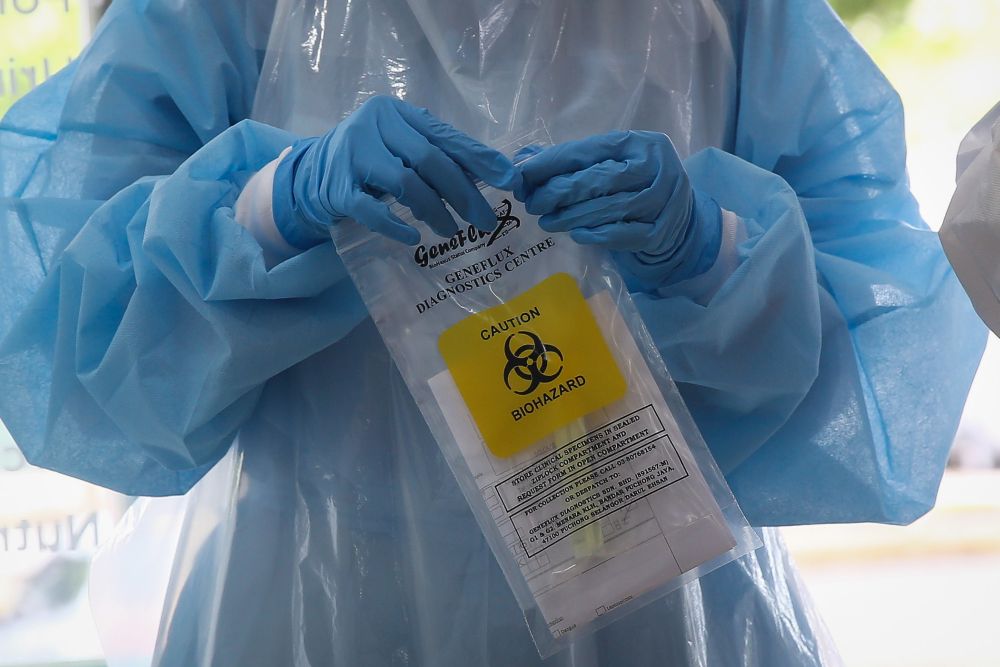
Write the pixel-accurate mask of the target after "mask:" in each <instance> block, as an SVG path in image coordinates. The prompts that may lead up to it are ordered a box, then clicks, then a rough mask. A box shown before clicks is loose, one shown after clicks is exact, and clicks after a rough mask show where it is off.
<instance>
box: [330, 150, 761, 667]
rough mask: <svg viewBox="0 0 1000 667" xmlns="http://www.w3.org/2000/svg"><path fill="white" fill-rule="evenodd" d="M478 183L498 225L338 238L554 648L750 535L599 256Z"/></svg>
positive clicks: (719, 559) (537, 625) (351, 227)
mask: <svg viewBox="0 0 1000 667" xmlns="http://www.w3.org/2000/svg"><path fill="white" fill-rule="evenodd" d="M539 139H543V140H544V139H545V136H544V135H543V134H540V133H538V132H536V133H533V134H532V135H530V136H528V137H524V138H522V139H520V140H518V141H515V142H513V143H511V144H510V145H508V146H505V147H503V149H502V150H504V151H505V152H508V153H513V151H514V150H516V149H517V148H519V147H521V146H525V145H528V144H531V143H536V144H537V143H541V142H540V141H539ZM546 143H547V142H546ZM529 159H530V158H529ZM480 190H481V192H482V193H483V195H484V196H485V197H486V199H487V201H489V202H490V204H491V205H492V206H493V207H494V211H495V212H496V216H497V226H496V228H495V229H494V230H493V231H492V232H483V231H480V230H478V229H476V228H475V227H473V226H470V225H464V226H460V229H459V231H458V232H457V233H456V234H454V235H453V236H451V237H450V238H447V239H445V238H442V237H440V236H437V235H436V234H434V233H433V232H432V231H431V230H430V228H429V227H427V226H426V225H425V224H424V223H422V222H420V221H419V220H416V219H415V218H414V217H413V215H412V213H410V211H409V210H408V209H407V208H405V207H403V206H402V205H400V204H399V203H398V202H397V203H395V204H393V212H394V213H395V214H396V215H398V216H399V217H400V218H401V219H402V220H403V221H404V222H406V223H408V224H410V225H412V226H414V227H415V228H416V229H418V230H419V231H420V233H421V241H420V245H418V246H416V247H415V248H414V247H411V246H406V245H403V244H401V243H398V242H397V241H393V240H391V239H388V238H386V237H384V236H381V235H378V234H374V233H371V232H369V231H368V230H366V229H365V228H364V227H362V226H361V225H359V224H357V223H355V222H353V221H345V222H344V223H342V224H338V225H335V226H334V230H333V239H334V244H335V245H336V247H337V250H338V253H339V254H340V257H341V258H342V260H343V262H344V264H345V266H346V267H347V270H348V272H349V273H350V274H351V277H352V278H353V280H354V282H355V284H356V286H357V288H358V291H359V292H360V294H361V296H362V298H363V299H364V302H365V304H366V305H367V307H368V310H369V312H370V313H371V315H372V318H373V319H374V321H375V323H376V325H377V327H378V330H379V332H380V333H381V335H382V338H383V339H384V340H385V343H386V346H387V347H388V349H389V351H390V352H391V354H392V356H393V359H394V360H395V362H396V365H397V366H398V367H399V370H400V372H401V374H402V376H403V378H404V379H405V381H406V384H407V387H408V388H409V390H410V392H411V393H412V394H413V397H414V399H415V401H416V403H417V405H418V406H419V407H420V410H421V412H422V414H423V416H424V418H425V419H426V421H427V424H428V426H429V427H430V430H431V433H432V434H433V435H434V437H435V439H436V440H437V443H438V445H439V446H440V448H441V451H442V453H443V454H444V457H445V458H446V459H447V461H448V464H449V465H450V467H451V469H452V472H453V473H454V475H455V477H456V478H457V480H458V483H459V486H460V487H461V489H462V492H463V494H464V496H465V498H466V500H467V501H468V503H469V506H470V507H471V508H472V511H473V513H474V514H475V516H476V519H477V521H478V523H479V526H480V528H481V529H482V531H483V534H484V536H485V537H486V540H487V542H488V543H489V545H490V547H491V548H492V550H493V553H494V555H495V556H496V558H497V561H498V562H499V564H500V566H501V568H502V570H503V572H504V575H505V576H506V578H507V581H508V583H509V585H510V587H511V588H512V589H513V592H514V595H515V597H516V598H517V600H518V603H519V604H520V606H521V608H522V610H523V611H524V616H525V619H526V620H527V623H528V626H529V628H530V631H531V634H532V637H533V638H534V640H535V644H536V646H537V647H538V651H539V653H540V654H541V655H542V656H543V657H547V656H549V655H551V654H553V653H555V652H556V651H558V650H560V649H561V648H564V647H565V646H566V645H567V644H568V643H569V642H570V641H572V640H574V639H576V638H578V637H580V636H583V635H585V634H588V633H591V632H594V631H595V630H597V629H599V628H601V627H603V626H605V625H608V624H610V623H612V622H614V621H615V620H617V619H619V618H621V617H622V616H624V615H626V614H628V613H630V612H631V611H634V610H635V609H637V608H639V607H640V606H642V605H643V604H645V603H648V602H651V601H652V600H654V599H656V598H658V597H660V596H663V595H665V594H666V593H668V592H670V591H671V590H674V589H676V588H678V587H680V586H682V585H683V584H684V583H686V582H688V581H691V580H693V579H695V578H697V577H699V576H701V575H704V574H707V573H708V572H710V571H712V570H714V569H716V568H718V567H720V566H722V565H724V564H726V563H728V562H730V561H732V560H734V559H736V558H739V557H740V556H742V555H744V554H746V553H748V552H749V551H751V550H753V549H754V548H756V547H757V546H759V544H760V543H759V540H758V538H757V536H756V534H755V533H754V532H753V530H752V529H751V528H750V527H749V526H748V524H747V522H746V519H745V517H744V516H743V513H742V512H741V511H740V509H739V507H738V505H737V504H736V500H735V498H734V497H733V495H732V492H731V491H730V489H729V487H728V486H727V484H726V482H725V480H724V478H723V477H722V474H721V473H720V471H719V469H718V467H717V466H716V464H715V461H714V460H713V459H712V456H711V454H710V453H709V451H708V448H707V447H706V445H705V443H704V441H703V440H702V438H701V435H700V433H699V432H698V430H697V428H696V426H695V425H694V422H693V421H692V419H691V417H690V415H689V414H688V412H687V409H686V408H685V406H684V404H683V402H682V400H681V397H680V395H679V394H678V392H677V389H676V387H675V386H674V384H673V381H672V380H671V379H670V376H669V374H668V373H667V370H666V367H665V366H664V364H663V361H662V359H661V358H660V355H659V353H658V351H657V349H656V347H655V345H654V343H653V341H652V339H651V338H650V336H649V333H648V332H647V330H646V327H645V325H644V324H643V322H642V319H641V317H640V315H639V313H638V311H637V310H636V308H635V306H634V304H633V303H632V300H631V298H630V296H629V293H628V290H627V289H626V287H625V285H624V282H623V281H622V279H621V277H620V276H619V274H618V273H617V271H616V269H615V266H614V264H613V261H612V259H611V257H610V256H609V255H608V254H607V253H606V252H604V251H602V250H598V249H595V248H589V247H585V246H581V245H578V244H576V243H575V242H573V241H572V240H571V239H570V238H569V236H568V235H564V234H549V233H547V232H545V231H543V230H542V229H541V228H540V227H539V226H538V224H537V219H536V218H535V217H534V216H532V215H530V214H528V213H527V212H526V211H525V209H524V207H523V205H521V204H520V203H519V202H517V201H516V200H515V199H514V198H513V197H512V196H511V195H510V193H507V192H503V191H499V190H496V189H493V188H491V187H488V186H485V185H481V186H480ZM455 219H456V220H458V221H460V220H461V218H459V217H458V216H457V215H456V216H455ZM428 511H431V510H430V509H428Z"/></svg>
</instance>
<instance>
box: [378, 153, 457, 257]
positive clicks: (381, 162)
mask: <svg viewBox="0 0 1000 667" xmlns="http://www.w3.org/2000/svg"><path fill="white" fill-rule="evenodd" d="M383 150H384V151H385V152H384V154H378V153H381V151H378V150H377V149H376V148H375V147H374V146H373V147H372V148H371V154H370V155H369V159H362V160H361V162H360V163H359V164H361V165H362V166H363V168H362V173H365V174H366V176H365V179H364V185H365V186H366V188H367V189H369V190H374V191H375V192H377V193H386V194H390V195H393V196H394V197H395V198H396V199H397V200H398V201H399V202H400V203H401V204H403V206H406V207H407V208H409V209H410V210H411V211H413V215H414V216H415V217H416V218H417V219H419V220H423V221H424V222H426V223H427V225H428V226H429V227H430V228H431V229H433V230H434V233H436V234H439V235H441V236H444V237H446V238H447V237H449V236H452V235H453V234H454V233H455V232H457V231H458V225H457V224H456V223H455V219H454V218H453V217H452V216H451V213H449V212H448V209H446V208H445V206H444V202H442V201H441V197H440V196H439V195H438V193H436V192H435V191H434V190H433V189H432V188H431V186H429V185H428V184H427V183H425V182H424V180H423V179H422V178H420V176H419V175H418V174H417V172H415V171H414V170H412V169H410V168H409V167H406V166H404V165H403V162H402V161H401V160H400V159H399V158H397V157H396V156H394V155H392V154H391V153H389V151H388V149H383Z"/></svg>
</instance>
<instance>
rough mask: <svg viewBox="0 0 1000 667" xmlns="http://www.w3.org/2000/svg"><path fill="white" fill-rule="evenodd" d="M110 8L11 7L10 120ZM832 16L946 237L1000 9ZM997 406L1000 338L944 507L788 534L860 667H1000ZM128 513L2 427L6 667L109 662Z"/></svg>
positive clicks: (908, 6)
mask: <svg viewBox="0 0 1000 667" xmlns="http://www.w3.org/2000/svg"><path fill="white" fill-rule="evenodd" d="M789 1H795V0H789ZM107 4H108V3H107V2H101V1H96V0H95V1H88V0H0V115H2V114H3V113H4V112H5V111H6V110H7V109H8V108H9V107H10V105H11V104H12V103H13V102H14V101H15V100H16V99H17V98H19V97H20V96H22V95H23V94H24V93H26V92H27V91H29V90H30V89H31V88H33V87H34V86H37V85H39V84H40V83H42V82H43V81H44V80H45V79H47V78H48V77H50V76H51V75H52V74H54V73H55V72H56V71H58V70H59V69H60V68H61V67H64V66H65V65H66V64H67V63H68V62H69V60H70V59H71V58H72V57H73V56H74V55H75V54H77V53H79V51H80V50H81V49H82V48H83V47H84V45H85V44H86V42H87V40H88V39H89V36H90V34H91V32H92V30H93V26H94V25H95V23H96V21H97V19H98V18H99V17H100V15H101V13H102V12H103V10H104V8H105V6H106V5H107ZM832 4H833V5H834V7H835V9H836V10H837V11H838V12H839V13H840V15H841V17H842V18H843V19H844V21H845V23H847V25H848V26H849V27H850V29H851V30H852V32H853V33H854V35H855V36H856V38H857V39H858V40H859V41H860V42H861V43H862V44H863V45H864V46H865V47H866V48H867V49H868V51H869V52H870V53H871V55H872V57H873V58H874V59H875V61H876V62H877V63H878V64H879V65H880V66H881V67H882V69H883V70H884V71H885V73H886V75H887V76H888V78H889V80H890V81H892V83H893V84H894V85H895V86H896V88H897V89H898V90H899V92H900V95H901V96H902V98H903V102H904V104H905V106H906V120H907V138H908V144H909V156H908V164H909V170H910V178H911V180H912V184H913V190H914V192H915V193H916V196H917V198H918V199H919V200H920V204H921V209H922V211H923V214H924V218H925V219H926V220H927V222H928V223H929V224H930V225H931V227H933V228H935V229H937V228H938V227H939V226H940V223H941V220H942V218H943V217H944V213H945V210H946V209H947V206H948V201H949V199H950V197H951V193H952V190H953V188H954V171H955V167H954V165H955V152H956V150H957V148H958V144H959V142H960V141H961V139H962V137H963V136H964V134H965V133H966V132H967V131H968V129H969V128H970V127H971V126H972V125H973V124H974V123H975V122H976V121H977V120H979V118H980V117H982V116H983V115H984V114H985V113H986V112H987V111H988V110H989V109H990V107H992V106H993V105H994V104H995V103H996V102H997V101H1000V74H997V71H998V70H997V68H998V64H1000V34H998V30H1000V2H998V1H997V0H962V1H961V2H949V3H944V2H939V1H937V2H936V1H935V0H836V1H835V2H833V3H832ZM998 398H1000V341H998V340H997V339H996V338H991V339H990V343H989V347H988V349H987V353H986V357H985V359H984V360H983V364H982V367H981V368H980V372H979V375H978V377H977V379H976V383H975V385H974V387H973V391H972V395H971V397H970V400H969V404H968V406H967V408H966V412H965V415H964V417H963V421H962V425H961V428H960V430H959V433H958V437H957V439H956V442H955V447H954V450H953V453H952V460H951V465H950V466H949V470H948V472H947V473H946V475H945V479H944V482H943V484H942V487H941V492H940V495H939V498H938V505H937V507H936V508H935V509H934V510H933V511H932V512H930V513H929V514H928V515H927V516H925V517H924V518H922V519H920V520H919V521H917V522H916V523H915V524H914V525H912V526H909V527H906V528H899V527H890V526H876V525H854V526H808V527H801V528H792V529H787V530H786V531H785V536H786V539H787V540H788V542H789V546H790V547H791V549H792V552H793V554H794V555H795V557H796V560H797V562H798V563H799V565H800V567H801V569H802V574H803V578H804V579H805V581H806V584H807V586H808V587H809V589H810V591H811V592H812V594H813V597H814V599H815V601H816V604H817V606H818V608H819V610H820V612H821V613H822V615H823V616H824V618H825V619H826V621H827V624H828V625H829V627H830V631H831V634H832V635H833V638H834V640H835V641H836V642H837V644H838V646H839V648H840V650H841V652H842V654H843V657H844V661H845V663H846V664H847V665H849V666H851V667H889V666H891V667H987V666H989V667H996V666H997V665H1000V629H998V628H1000V414H998V412H1000V411H998V410H997V401H998ZM128 500H129V499H127V498H123V497H121V496H118V495H116V494H113V493H111V492H108V491H104V490H102V489H97V488H94V487H91V486H88V485H86V484H83V483H81V482H77V481H75V480H71V479H67V478H63V477H60V476H58V475H55V474H52V473H48V472H44V471H41V470H37V469H34V468H32V467H31V466H28V465H27V464H26V463H25V462H24V459H23V458H22V457H21V455H20V453H19V452H18V451H17V448H16V447H15V446H14V444H13V442H11V440H10V438H9V436H8V435H7V433H6V431H4V430H3V428H2V425H0V667H15V666H16V667H27V666H29V665H31V666H41V665H45V666H49V667H52V666H56V665H74V666H76V667H82V666H87V667H96V666H97V665H102V664H103V662H102V661H101V648H100V643H99V641H98V639H97V635H96V630H95V629H94V625H93V622H92V620H91V617H90V605H89V602H88V590H87V573H88V569H89V563H90V559H91V558H92V556H93V554H94V553H95V550H96V548H97V546H98V544H100V543H102V542H103V541H105V540H107V539H109V538H110V536H111V535H112V531H113V527H114V525H115V523H116V522H117V520H118V519H119V518H120V517H121V515H122V513H123V512H124V510H125V508H126V507H127V504H128ZM776 667H781V666H776Z"/></svg>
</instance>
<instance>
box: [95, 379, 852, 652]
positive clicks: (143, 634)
mask: <svg viewBox="0 0 1000 667" xmlns="http://www.w3.org/2000/svg"><path fill="white" fill-rule="evenodd" d="M393 384H394V386H395V387H396V388H397V389H398V391H400V392H405V391H406V390H405V388H404V387H403V386H402V383H401V380H400V378H399V377H398V376H395V379H394V382H393ZM398 396H399V394H398V393H396V392H393V393H391V394H389V395H387V396H385V401H384V406H385V408H386V410H388V411H393V410H395V409H396V408H397V407H398V404H397V402H396V401H397V398H398ZM410 418H412V419H413V420H414V421H412V422H410V423H406V422H397V423H396V424H395V427H396V428H401V429H405V428H407V427H412V428H421V427H422V420H421V418H420V416H419V415H410ZM419 448H420V447H419V445H418V449H419ZM431 453H432V454H436V452H431ZM338 458H339V457H338V455H337V454H335V453H333V452H331V451H330V450H329V448H327V447H324V446H323V443H319V442H317V444H316V445H315V446H308V447H305V448H297V449H296V450H295V451H294V456H291V457H289V456H284V455H281V454H280V453H278V452H277V451H275V450H273V449H269V448H266V447H261V446H260V443H249V442H244V443H242V444H241V446H240V447H238V448H235V449H234V450H233V451H232V452H230V454H229V455H227V456H226V457H225V458H224V459H223V460H222V461H221V462H220V463H219V465H218V466H216V468H215V469H213V470H212V472H211V473H210V474H209V475H208V476H206V477H205V478H204V479H203V480H202V481H201V482H200V483H199V484H198V485H197V486H196V487H195V488H194V489H193V490H192V491H191V492H190V493H189V494H188V495H187V496H184V497H183V498H152V499H141V500H139V501H138V502H137V503H136V504H135V505H134V506H133V507H132V509H131V510H130V511H129V513H128V515H126V517H125V519H124V520H123V521H122V523H121V524H120V526H119V530H118V535H117V537H116V539H115V540H113V541H112V542H111V543H109V544H108V545H107V546H106V547H105V548H104V550H103V551H102V553H101V554H100V555H99V556H98V558H97V560H96V561H95V564H94V573H93V575H92V581H91V591H92V593H91V597H92V601H93V606H94V615H95V620H96V622H97V626H98V629H99V630H100V633H101V638H102V642H103V644H104V647H105V650H106V652H107V662H108V665H109V667H146V666H147V665H154V666H156V667H162V666H165V665H170V666H171V667H173V666H177V667H180V666H183V667H208V666H210V665H211V666H213V667H227V666H230V665H232V666H233V667H236V666H239V667H246V666H247V665H268V666H270V665H310V666H316V667H319V666H320V665H324V666H325V665H340V664H345V665H346V664H350V665H380V666H381V665H400V666H404V665H435V666H438V665H447V666H450V665H455V666H459V665H461V666H463V667H465V666H468V665H518V666H519V667H520V666H531V665H541V664H544V665H547V666H548V665H556V666H565V667H569V666H574V667H591V666H593V665H614V666H615V667H633V666H634V667H640V666H642V667H648V666H649V665H683V666H685V667H689V666H690V667H718V666H720V665H721V666H725V667H774V666H775V665H781V666H782V667H805V666H808V667H820V666H822V667H832V666H837V665H840V664H841V661H840V658H839V656H838V655H837V652H836V649H835V647H834V645H833V643H832V642H831V640H830V638H829V635H828V634H827V631H826V629H825V627H824V626H823V623H822V621H821V620H820V618H819V616H818V615H817V613H816V611H815V609H814V607H813V604H812V602H811V600H810V599H809V596H808V594H807V593H806V592H805V589H804V588H803V587H802V585H801V582H800V580H799V579H798V577H797V575H796V572H795V569H794V566H793V565H792V563H791V561H790V559H789V556H788V553H787V551H786V549H785V546H784V543H783V541H782V540H781V537H780V535H779V532H778V530H777V529H764V530H762V531H761V533H760V535H761V538H762V540H763V543H764V545H763V547H761V548H760V549H757V550H756V551H753V552H751V553H750V554H748V555H745V556H743V557H742V558H739V559H738V560H736V561H733V562H731V563H730V564H728V565H726V566H724V567H721V568H719V569H717V570H715V571H714V572H711V573H709V574H707V575H705V576H703V577H701V578H700V579H697V580H695V581H693V582H691V583H688V584H687V585H685V586H683V587H682V588H680V589H678V590H676V591H674V592H672V593H669V594H668V595H666V596H664V597H660V598H659V599H657V600H655V601H653V602H651V603H650V604H648V605H646V606H645V607H642V608H641V609H639V610H638V611H636V612H635V613H632V614H631V615H629V617H628V619H627V621H626V622H623V623H617V624H613V625H611V626H610V627H607V628H604V629H602V630H600V631H598V632H597V633H595V634H592V635H590V636H588V637H585V638H583V639H581V640H579V641H577V642H575V643H573V644H570V646H569V648H568V650H566V651H562V652H560V653H557V654H556V655H555V656H553V657H552V658H549V659H548V660H545V661H542V660H541V659H540V658H539V657H538V654H537V653H536V651H535V648H534V646H532V644H531V641H530V639H528V636H527V633H528V631H527V626H526V625H525V624H524V620H523V618H522V616H521V614H520V610H519V609H518V606H517V602H516V601H515V599H514V596H513V595H512V594H511V591H510V587H509V586H508V585H507V583H506V582H505V581H504V578H503V575H502V573H501V572H500V570H499V568H498V567H497V565H496V562H495V560H494V557H493V555H492V554H491V553H490V552H489V550H488V549H486V548H480V549H472V550H467V551H464V552H463V553H462V554H460V555H451V556H448V555H447V553H448V550H449V548H450V547H453V546H454V545H455V544H456V541H455V540H449V539H448V537H447V536H446V535H445V536H439V537H441V542H443V545H442V548H440V549H439V548H437V545H435V544H433V543H432V541H431V540H428V539H427V536H426V535H423V536H422V535H420V534H419V533H417V532H414V531H413V530H407V529H406V527H405V525H400V523H399V522H397V521H395V520H394V521H386V520H385V519H386V518H387V517H385V516H384V515H382V516H381V520H380V518H379V515H380V512H378V511H373V509H374V508H372V507H370V506H369V507H368V508H367V510H366V512H365V514H366V515H367V516H368V517H369V522H368V524H369V527H370V528H378V529H379V532H380V533H382V537H381V538H379V537H377V536H372V535H368V536H365V537H360V536H357V535H356V534H353V535H352V531H356V530H357V528H358V526H357V522H356V521H355V520H353V519H350V518H347V517H346V516H345V515H343V514H342V513H340V512H338V511H337V505H336V502H337V499H336V498H337V496H338V494H337V493H336V491H335V490H334V489H333V488H331V487H330V486H329V485H328V484H327V480H329V479H337V478H341V477H342V475H343V474H344V471H343V470H340V469H339V468H338V467H337V465H336V463H337V460H338ZM419 458H420V454H419V453H414V454H412V455H410V456H408V457H407V464H408V465H414V466H416V467H417V468H418V469H417V471H416V472H418V473H419V480H420V481H419V482H412V483H410V484H408V485H407V486H406V487H405V488H401V489H399V490H398V493H399V494H400V495H402V496H407V497H410V498H413V499H422V500H431V499H433V500H434V502H436V504H437V507H438V508H442V507H443V504H444V503H445V502H446V499H447V498H449V497H452V496H455V495H458V493H459V492H458V489H457V487H456V486H455V483H454V482H453V481H452V480H450V479H448V478H450V473H449V474H448V476H447V477H448V478H442V477H438V476H437V475H436V474H434V473H433V472H432V470H433V469H434V468H436V466H434V465H428V464H427V463H420V461H419ZM354 472H355V473H358V474H364V472H363V471H360V470H356V471H354ZM438 474H439V473H438ZM356 500H357V502H358V503H359V505H365V504H366V501H365V500H364V499H362V498H356ZM452 502H454V500H453V501H452ZM380 506H381V505H380ZM382 507H383V509H384V506H382ZM439 518H440V519H441V520H442V521H443V520H446V519H448V518H449V517H444V516H442V517H439ZM450 518H451V519H452V520H454V522H455V524H456V525H455V526H454V529H453V532H452V534H453V535H458V534H460V533H461V532H462V531H478V530H479V528H478V527H477V526H476V525H475V521H474V519H473V518H472V515H471V513H470V512H468V511H465V512H459V513H458V514H457V516H452V517H450ZM394 530H398V531H400V538H401V539H402V540H403V541H404V546H403V547H400V548H390V549H381V548H379V547H380V545H379V542H380V541H381V542H382V544H383V545H384V544H385V543H386V542H387V537H388V535H387V534H388V533H389V532H390V531H394ZM357 559H360V560H361V562H362V563H363V564H364V565H365V566H366V568H367V572H368V576H367V577H365V578H364V580H363V581H362V582H359V585H357V586H352V587H350V589H349V590H344V589H343V588H342V587H341V586H340V585H339V584H338V580H337V573H338V572H339V571H340V569H342V568H343V567H344V564H345V562H351V561H354V560H357ZM386 568H387V569H386ZM417 568H426V569H427V571H431V572H433V573H434V575H435V576H436V577H437V578H435V579H434V580H433V581H430V580H426V579H417V578H413V577H412V576H411V575H412V574H413V572H414V570H415V569H417ZM386 572H390V573H391V574H389V575H386ZM403 582H405V584H406V586H405V589H404V590H403V593H404V595H402V596H400V597H399V598H398V600H397V601H396V603H395V604H393V605H389V608H388V609H381V610H380V614H382V615H383V616H381V617H373V616H371V615H367V614H358V613H357V612H356V611H355V609H357V606H361V607H364V608H365V610H368V611H369V612H370V611H371V610H372V609H373V608H376V607H380V605H381V604H383V603H386V602H387V600H386V595H387V594H388V591H390V590H392V589H393V587H394V585H396V584H399V583H403ZM431 587H434V588H437V589H440V595H442V596H444V595H447V596H448V600H449V602H448V604H443V605H441V607H440V608H430V607H427V606H425V605H420V604H417V603H416V600H415V598H416V597H417V596H418V595H419V594H420V592H421V590H422V589H426V588H431ZM343 596H352V602H351V606H350V610H351V611H350V612H342V611H341V610H342V606H340V605H338V604H337V603H338V600H339V599H342V598H343ZM356 605H357V606H356ZM390 616H391V617H390ZM401 618H406V619H408V620H409V621H410V622H411V623H412V624H414V625H418V626H420V637H419V640H418V641H410V640H407V639H406V637H405V636H404V635H401V634H399V633H398V632H397V631H396V629H395V627H394V624H395V623H396V622H397V621H398V619H401ZM126 627H127V629H128V631H127V632H126V631H125V629H126ZM151 656H152V657H151ZM348 657H350V658H352V660H348V659H347V658H348Z"/></svg>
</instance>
